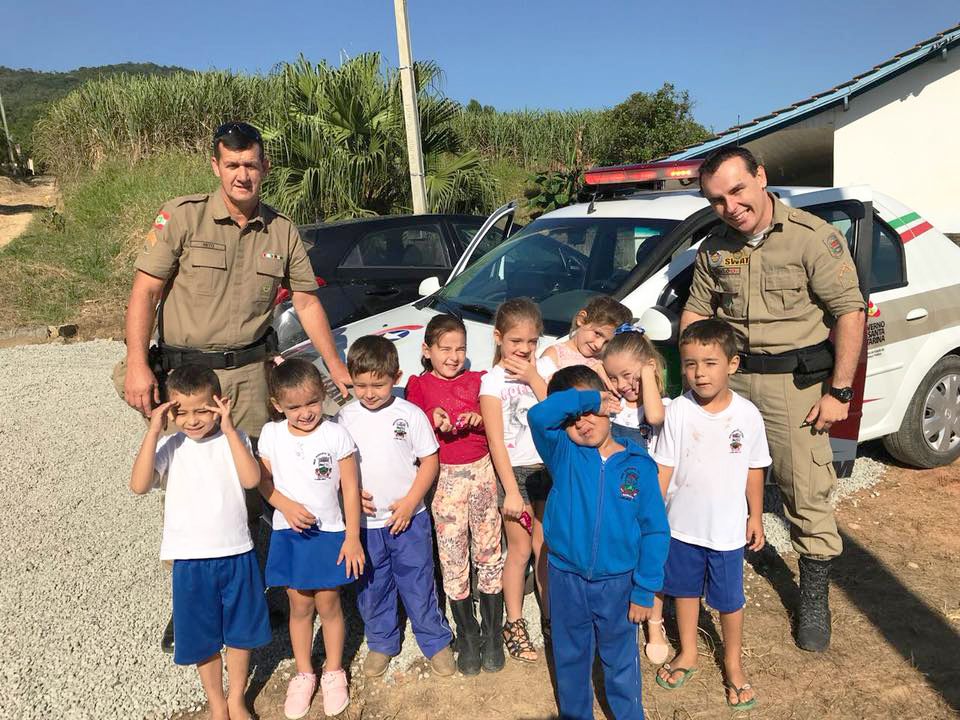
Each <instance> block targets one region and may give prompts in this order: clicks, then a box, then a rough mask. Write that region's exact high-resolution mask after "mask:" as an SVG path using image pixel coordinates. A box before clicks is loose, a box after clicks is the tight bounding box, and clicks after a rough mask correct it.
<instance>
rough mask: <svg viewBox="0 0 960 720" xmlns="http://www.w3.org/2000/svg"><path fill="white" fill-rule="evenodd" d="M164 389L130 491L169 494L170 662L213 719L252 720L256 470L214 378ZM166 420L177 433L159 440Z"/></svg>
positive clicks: (265, 639) (190, 376) (259, 581)
mask: <svg viewBox="0 0 960 720" xmlns="http://www.w3.org/2000/svg"><path fill="white" fill-rule="evenodd" d="M166 385H167V393H168V398H169V399H168V401H167V402H165V403H163V404H162V405H160V406H159V407H157V408H156V409H155V410H154V411H153V412H152V413H151V414H150V426H149V428H148V429H147V433H146V435H145V436H144V438H143V443H142V444H141V446H140V451H139V452H138V453H137V458H136V460H135V461H134V464H133V470H132V472H131V474H130V489H131V490H132V491H133V492H135V493H137V494H138V495H142V494H144V493H146V492H147V491H148V490H150V489H151V488H154V487H165V488H166V498H165V501H164V516H163V540H162V542H161V545H160V559H161V560H171V561H173V626H174V651H173V652H174V654H173V661H174V662H175V663H177V664H178V665H194V664H195V665H196V666H197V671H198V672H199V674H200V682H201V683H202V685H203V690H204V692H205V693H206V695H207V702H208V704H209V706H210V716H211V718H214V719H215V720H220V719H222V720H227V718H244V717H249V713H248V712H247V709H246V704H245V701H244V695H243V693H244V690H245V689H246V686H247V668H248V665H249V662H250V650H251V649H252V648H255V647H260V646H261V645H266V644H267V643H269V642H270V621H269V617H268V614H267V604H266V600H265V599H264V595H263V578H262V577H261V575H260V566H259V565H258V564H257V557H256V554H255V553H254V551H253V541H252V540H251V538H250V530H249V529H248V526H247V510H246V505H245V503H244V494H243V491H244V488H247V489H252V488H255V487H257V485H258V484H259V482H260V467H259V465H258V464H257V461H256V460H255V459H254V457H253V452H252V451H251V447H250V441H249V440H248V439H247V436H246V435H244V434H243V433H242V432H241V431H239V430H237V429H236V428H235V427H234V425H233V421H232V420H231V419H230V401H229V400H227V399H223V398H221V397H220V392H221V390H220V383H219V381H218V380H217V376H216V375H215V374H214V372H213V371H212V370H208V369H207V368H202V367H198V366H196V365H184V366H182V367H179V368H177V369H176V370H174V371H173V372H171V373H170V376H169V377H168V378H167V381H166ZM168 416H172V417H173V422H174V424H175V425H176V426H177V428H178V429H179V432H178V433H176V434H174V435H169V436H167V437H164V438H162V439H161V438H160V435H161V433H162V432H163V431H164V429H165V428H166V424H167V418H168ZM224 645H226V647H227V652H226V655H227V672H228V674H229V676H230V680H231V682H230V691H229V694H228V695H227V696H226V697H225V696H224V693H223V680H222V667H221V660H220V649H221V648H222V647H223V646H224Z"/></svg>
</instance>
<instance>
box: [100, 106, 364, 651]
mask: <svg viewBox="0 0 960 720" xmlns="http://www.w3.org/2000/svg"><path fill="white" fill-rule="evenodd" d="M212 154H213V156H212V157H211V159H210V164H211V166H212V168H213V173H214V175H216V176H217V178H219V180H220V186H219V187H218V188H217V189H216V190H215V191H214V192H212V193H210V194H204V195H188V196H185V197H179V198H176V199H174V200H171V201H170V202H168V203H167V204H166V205H164V206H163V207H162V208H161V209H160V212H159V213H158V214H157V216H156V218H155V219H154V222H153V226H152V227H151V229H150V231H149V232H148V233H147V236H146V239H145V241H144V244H143V247H142V249H141V251H140V254H139V256H138V257H137V260H136V275H135V277H134V279H133V287H132V289H131V291H130V299H129V303H128V307H127V315H126V344H127V353H126V358H125V360H124V361H121V363H120V364H119V365H118V367H117V369H116V371H115V374H114V382H115V384H116V385H117V387H118V390H120V389H122V394H123V398H124V400H125V401H126V402H127V404H129V405H130V406H131V407H132V408H134V409H136V410H138V411H139V412H140V413H142V414H143V415H144V416H146V417H149V415H150V412H151V411H152V409H153V408H154V407H155V406H156V405H158V404H159V403H160V401H161V397H160V387H159V384H158V380H159V381H161V382H162V378H163V376H164V375H165V374H166V373H167V372H169V371H170V370H172V369H173V368H176V367H178V366H180V365H184V364H188V363H189V364H199V365H203V366H205V367H209V368H212V369H213V370H214V371H215V372H216V374H217V376H218V377H219V379H220V384H221V387H222V389H223V394H224V395H225V396H226V397H228V398H230V400H231V402H232V410H231V412H232V414H233V420H234V423H235V424H236V426H237V427H239V428H240V429H241V430H243V432H245V433H246V434H247V435H248V436H249V437H250V438H251V440H253V441H254V442H256V438H257V437H258V436H259V435H260V430H261V428H262V427H263V424H264V423H265V422H266V421H267V420H268V407H267V385H266V372H265V365H264V361H265V359H266V358H267V356H268V355H269V354H272V353H273V352H275V350H276V345H275V339H274V336H273V333H272V330H271V328H270V320H271V314H272V309H273V300H274V297H275V295H276V292H277V288H278V287H279V286H280V285H283V286H284V287H286V288H288V289H289V290H290V292H291V296H292V302H293V306H294V308H295V309H296V312H297V316H298V319H299V320H300V323H301V324H302V326H303V329H304V330H305V331H306V333H307V336H308V337H309V338H310V340H311V342H312V343H313V345H314V347H315V348H316V349H317V351H318V352H319V354H320V356H321V357H322V358H323V361H324V363H325V364H326V367H327V370H328V372H329V373H330V376H331V379H332V380H333V382H334V383H335V384H336V386H337V388H339V390H340V392H341V393H342V394H344V395H346V393H347V385H348V384H349V382H350V375H349V373H348V372H347V368H346V366H345V365H344V363H343V361H342V360H341V359H340V357H339V355H338V354H337V350H336V345H335V343H334V340H333V336H332V334H331V332H330V326H329V323H328V322H327V316H326V313H325V312H324V310H323V306H322V305H321V303H320V300H319V299H318V298H317V296H316V295H315V294H314V291H315V290H316V288H317V282H316V278H315V276H314V273H313V270H312V268H311V265H310V261H309V260H308V258H307V255H306V251H305V250H304V247H303V243H302V242H301V240H300V235H299V233H298V231H297V228H296V226H295V225H294V224H293V223H292V222H290V220H289V219H287V218H286V217H284V216H283V215H281V214H280V213H278V212H276V211H275V210H273V209H272V208H270V207H268V206H267V205H265V204H264V203H262V202H261V201H260V186H261V182H262V180H263V177H264V176H265V175H266V174H267V171H268V170H269V167H270V164H269V160H268V159H267V158H266V157H265V156H264V152H263V141H262V139H261V137H260V133H259V132H258V131H257V130H256V128H254V127H252V126H251V125H248V124H247V123H241V122H234V123H227V124H225V125H222V126H221V127H220V128H218V129H217V131H216V133H215V134H214V137H213V145H212ZM155 316H156V320H157V331H158V336H159V342H158V344H157V346H155V347H153V348H149V344H150V337H151V333H152V331H153V327H154V317H155ZM333 409H334V410H335V409H336V408H335V407H334V408H333ZM247 509H248V512H249V513H250V522H251V523H254V522H255V520H256V517H257V515H258V514H259V509H260V500H259V496H258V495H257V492H256V491H253V492H252V493H248V496H247ZM168 630H171V628H169V627H168ZM171 639H172V636H171V634H170V633H169V632H168V633H166V634H165V640H166V641H167V642H165V643H164V645H165V646H169V642H168V641H169V640H171ZM170 647H172V646H170ZM170 647H165V649H170Z"/></svg>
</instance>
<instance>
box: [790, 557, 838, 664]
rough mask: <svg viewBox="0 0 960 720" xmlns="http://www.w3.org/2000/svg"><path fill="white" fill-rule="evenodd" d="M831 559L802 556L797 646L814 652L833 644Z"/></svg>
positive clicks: (821, 650)
mask: <svg viewBox="0 0 960 720" xmlns="http://www.w3.org/2000/svg"><path fill="white" fill-rule="evenodd" d="M830 562H831V561H830V560H815V559H813V558H811V557H804V556H803V555H801V556H800V611H799V612H798V613H797V645H799V646H800V648H801V649H803V650H809V651H810V652H823V651H824V650H826V649H827V647H829V645H830V605H829V597H828V593H829V588H830Z"/></svg>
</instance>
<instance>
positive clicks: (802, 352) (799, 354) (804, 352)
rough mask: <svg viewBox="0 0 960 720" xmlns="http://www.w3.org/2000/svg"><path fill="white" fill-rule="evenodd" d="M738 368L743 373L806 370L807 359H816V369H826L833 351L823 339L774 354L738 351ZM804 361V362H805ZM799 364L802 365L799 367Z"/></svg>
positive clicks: (830, 363)
mask: <svg viewBox="0 0 960 720" xmlns="http://www.w3.org/2000/svg"><path fill="white" fill-rule="evenodd" d="M739 355H740V370H739V372H744V373H759V374H764V375H765V374H775V373H792V372H794V371H796V370H797V369H798V368H800V369H801V370H804V371H805V370H806V366H807V365H808V364H811V363H809V360H816V362H815V363H813V364H814V365H816V367H817V369H818V370H822V369H828V368H829V367H832V366H833V352H832V347H831V345H830V342H829V341H827V340H824V341H823V342H822V343H817V344H816V345H810V346H808V347H804V348H799V349H798V350H788V351H787V352H783V353H777V354H776V355H752V354H750V353H743V352H742V353H739ZM805 361H806V362H805ZM801 365H803V366H804V367H803V368H801Z"/></svg>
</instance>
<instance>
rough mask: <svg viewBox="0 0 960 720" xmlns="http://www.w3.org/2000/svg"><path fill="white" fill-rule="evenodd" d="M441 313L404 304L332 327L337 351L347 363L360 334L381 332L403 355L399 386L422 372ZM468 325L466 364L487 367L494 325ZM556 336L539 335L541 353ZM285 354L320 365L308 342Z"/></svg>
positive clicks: (492, 348) (411, 304)
mask: <svg viewBox="0 0 960 720" xmlns="http://www.w3.org/2000/svg"><path fill="white" fill-rule="evenodd" d="M439 314H440V313H439V312H437V311H436V310H434V309H432V308H428V307H425V308H422V309H421V308H418V307H416V306H415V304H414V303H410V304H409V305H402V306H400V307H398V308H394V309H393V310H388V311H386V312H383V313H380V314H379V315H373V316H372V317H368V318H364V319H363V320H358V321H356V322H353V323H350V324H349V325H344V326H342V327H338V328H336V329H335V330H333V339H334V341H335V342H336V345H337V353H338V354H339V355H340V357H341V359H343V360H344V362H346V356H347V348H349V347H350V345H351V344H352V343H353V341H354V340H356V339H357V338H359V337H362V336H364V335H382V336H384V337H385V338H387V339H388V340H390V342H392V343H393V344H394V345H395V346H396V348H397V354H398V355H399V356H400V371H401V372H402V373H403V377H401V378H400V383H399V384H400V385H405V384H406V379H407V378H408V377H410V376H411V375H418V374H420V373H421V372H423V365H422V364H421V363H420V358H421V357H422V352H421V349H422V345H423V333H424V331H425V330H426V327H427V323H428V322H430V318H432V317H433V316H434V315H439ZM463 324H464V325H465V326H466V328H467V367H468V369H470V370H488V369H490V366H491V365H492V363H493V350H494V347H493V325H492V324H490V323H485V322H476V321H474V320H464V323H463ZM555 341H556V338H554V337H551V336H543V337H541V338H540V343H539V345H538V348H537V351H538V353H539V352H540V351H541V350H542V349H543V348H545V347H548V346H550V345H552V344H553V343H554V342H555ZM284 357H287V358H289V357H304V358H307V359H310V360H313V361H314V362H316V363H317V364H318V365H319V366H320V367H321V368H322V367H323V365H322V361H320V360H319V358H318V354H317V351H316V350H315V349H314V347H313V345H312V344H311V343H310V342H309V341H306V342H302V343H300V344H299V345H295V346H293V347H292V348H290V349H289V350H287V351H286V352H284Z"/></svg>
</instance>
